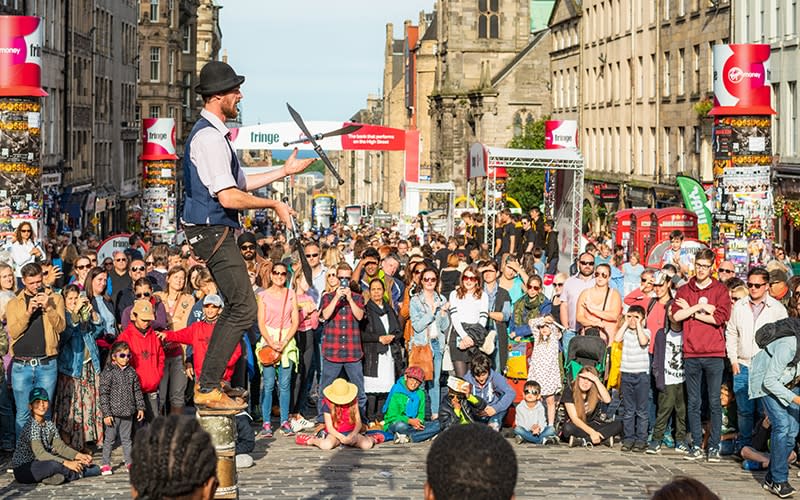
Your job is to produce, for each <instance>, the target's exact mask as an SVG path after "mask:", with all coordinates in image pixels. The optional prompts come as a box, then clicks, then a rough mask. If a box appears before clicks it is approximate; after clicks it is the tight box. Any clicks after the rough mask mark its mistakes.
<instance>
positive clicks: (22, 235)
mask: <svg viewBox="0 0 800 500" xmlns="http://www.w3.org/2000/svg"><path fill="white" fill-rule="evenodd" d="M43 258H44V251H43V250H42V247H41V245H39V244H38V243H37V242H36V235H35V234H34V233H33V226H32V225H31V223H30V222H21V223H20V224H19V225H18V226H17V229H16V231H14V239H13V241H12V243H11V260H12V261H13V263H14V269H16V272H15V273H14V276H15V277H16V278H17V287H18V288H22V274H20V272H21V271H22V266H24V265H25V264H29V263H31V262H37V261H41V260H42V259H43Z"/></svg>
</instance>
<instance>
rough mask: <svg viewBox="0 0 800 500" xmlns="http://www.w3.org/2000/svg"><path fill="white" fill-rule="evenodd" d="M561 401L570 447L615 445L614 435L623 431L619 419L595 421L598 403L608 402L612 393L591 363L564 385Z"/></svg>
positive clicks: (598, 412)
mask: <svg viewBox="0 0 800 500" xmlns="http://www.w3.org/2000/svg"><path fill="white" fill-rule="evenodd" d="M561 402H562V403H564V409H566V410H567V417H568V419H569V420H567V422H565V423H564V427H563V435H564V439H567V440H568V441H569V445H570V446H593V445H597V444H600V443H604V444H606V445H607V446H613V445H614V439H613V438H614V437H615V436H619V435H620V434H622V421H621V420H614V421H613V422H608V423H604V422H601V421H599V420H598V418H599V416H600V413H601V411H600V403H601V402H602V403H604V404H608V403H610V402H611V395H610V394H609V393H608V390H607V389H606V386H605V385H604V384H603V382H602V381H601V380H600V378H599V377H598V374H597V370H595V368H594V367H592V366H585V367H583V368H581V370H580V371H579V372H578V375H577V376H576V377H575V380H573V381H572V383H571V384H567V385H566V386H565V387H564V392H563V394H562V395H561Z"/></svg>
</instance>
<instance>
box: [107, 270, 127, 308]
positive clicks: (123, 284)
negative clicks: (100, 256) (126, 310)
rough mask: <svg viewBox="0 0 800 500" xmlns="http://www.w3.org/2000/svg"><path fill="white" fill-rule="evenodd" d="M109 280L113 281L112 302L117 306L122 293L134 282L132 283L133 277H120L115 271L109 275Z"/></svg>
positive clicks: (125, 275)
mask: <svg viewBox="0 0 800 500" xmlns="http://www.w3.org/2000/svg"><path fill="white" fill-rule="evenodd" d="M108 279H109V280H111V302H112V303H114V304H116V303H117V298H118V297H119V294H120V293H122V291H123V290H125V289H126V288H128V287H130V286H131V285H132V284H133V282H132V281H131V277H130V275H129V274H128V273H125V274H123V275H122V276H120V275H119V274H117V272H116V271H114V270H112V271H111V272H110V273H108Z"/></svg>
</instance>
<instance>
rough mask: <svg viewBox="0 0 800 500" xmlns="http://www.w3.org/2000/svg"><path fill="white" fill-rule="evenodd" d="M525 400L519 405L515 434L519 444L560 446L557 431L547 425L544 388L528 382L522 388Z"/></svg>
mask: <svg viewBox="0 0 800 500" xmlns="http://www.w3.org/2000/svg"><path fill="white" fill-rule="evenodd" d="M522 391H523V393H524V395H523V400H522V401H520V403H519V404H518V405H517V411H516V413H515V420H514V434H515V435H516V440H517V443H519V444H522V443H533V444H558V437H556V431H555V429H553V427H552V426H549V425H547V414H546V412H545V409H544V405H543V404H542V402H541V399H542V394H541V392H542V387H541V386H540V385H539V383H538V382H536V381H535V380H528V381H527V382H525V385H524V386H523V388H522Z"/></svg>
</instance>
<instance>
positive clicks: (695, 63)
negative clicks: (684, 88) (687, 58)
mask: <svg viewBox="0 0 800 500" xmlns="http://www.w3.org/2000/svg"><path fill="white" fill-rule="evenodd" d="M699 93H700V46H699V45H695V46H693V47H692V94H699Z"/></svg>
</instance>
